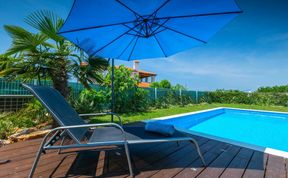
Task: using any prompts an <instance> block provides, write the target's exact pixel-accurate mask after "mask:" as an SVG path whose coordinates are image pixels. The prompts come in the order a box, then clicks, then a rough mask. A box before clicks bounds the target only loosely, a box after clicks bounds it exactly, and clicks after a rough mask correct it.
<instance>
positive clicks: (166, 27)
mask: <svg viewBox="0 0 288 178" xmlns="http://www.w3.org/2000/svg"><path fill="white" fill-rule="evenodd" d="M163 28H166V29H167V30H171V31H173V32H175V33H179V34H181V35H183V36H187V37H189V38H192V39H194V40H197V41H200V42H202V43H207V42H206V41H204V40H201V39H199V38H196V37H194V36H191V35H187V34H185V33H182V32H179V31H177V30H174V29H172V28H169V27H166V26H163Z"/></svg>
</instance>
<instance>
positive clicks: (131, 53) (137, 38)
mask: <svg viewBox="0 0 288 178" xmlns="http://www.w3.org/2000/svg"><path fill="white" fill-rule="evenodd" d="M138 39H139V37H137V39H136V41H135V44H134V46H133V48H132V50H131V53H130V54H129V58H128V61H130V58H131V56H132V54H133V52H134V49H135V47H136V44H137V41H138Z"/></svg>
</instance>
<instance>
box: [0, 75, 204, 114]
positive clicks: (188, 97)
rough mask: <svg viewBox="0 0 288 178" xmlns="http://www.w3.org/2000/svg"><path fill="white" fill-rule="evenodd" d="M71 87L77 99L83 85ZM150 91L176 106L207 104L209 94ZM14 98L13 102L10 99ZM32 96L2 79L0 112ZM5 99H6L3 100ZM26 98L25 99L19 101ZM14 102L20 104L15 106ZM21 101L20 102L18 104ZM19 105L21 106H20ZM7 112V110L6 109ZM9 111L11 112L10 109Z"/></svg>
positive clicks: (155, 98)
mask: <svg viewBox="0 0 288 178" xmlns="http://www.w3.org/2000/svg"><path fill="white" fill-rule="evenodd" d="M25 83H29V84H34V85H39V81H38V80H33V81H30V82H25ZM40 83H41V85H44V86H52V82H51V81H48V80H41V81H40ZM90 86H91V87H92V88H93V89H95V90H97V91H100V90H104V88H103V87H101V86H99V85H90ZM69 87H70V89H71V97H72V98H73V99H75V100H76V99H77V98H78V97H79V94H80V93H81V91H82V90H83V89H84V87H83V85H81V84H79V83H76V82H69ZM144 89H145V90H147V91H148V99H149V100H150V101H151V103H153V102H156V101H157V102H170V103H175V104H188V103H200V102H207V100H208V92H203V91H187V90H182V91H181V90H171V89H157V88H144ZM9 97H10V98H12V97H13V98H14V99H13V100H12V99H10V98H9ZM29 97H31V94H30V93H29V92H28V91H27V90H26V89H24V88H23V87H22V86H21V81H19V80H14V81H7V80H5V79H3V78H0V111H4V110H5V108H3V107H6V108H7V106H8V105H9V108H14V109H11V111H12V110H15V108H16V110H17V109H19V108H21V107H22V106H23V105H24V104H25V102H28V101H29V99H27V98H29ZM3 98H5V99H3ZM19 98H24V99H19ZM10 100H11V101H10ZM14 100H16V101H17V103H19V104H17V103H16V104H15V102H14ZM18 101H19V102H18ZM18 105H19V106H18ZM6 110H7V109H6ZM8 111H10V110H9V109H8Z"/></svg>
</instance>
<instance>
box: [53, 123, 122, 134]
mask: <svg viewBox="0 0 288 178" xmlns="http://www.w3.org/2000/svg"><path fill="white" fill-rule="evenodd" d="M105 126H114V127H117V128H118V129H120V130H121V132H122V133H123V134H124V133H125V132H124V129H123V128H122V126H121V125H119V124H116V123H112V122H109V123H100V124H83V125H71V126H61V127H57V128H54V129H52V130H51V131H50V133H51V132H55V131H58V130H67V129H75V128H93V127H105Z"/></svg>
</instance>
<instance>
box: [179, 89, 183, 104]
mask: <svg viewBox="0 0 288 178" xmlns="http://www.w3.org/2000/svg"><path fill="white" fill-rule="evenodd" d="M179 97H180V102H181V104H183V102H182V90H181V88H180V89H179Z"/></svg>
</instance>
